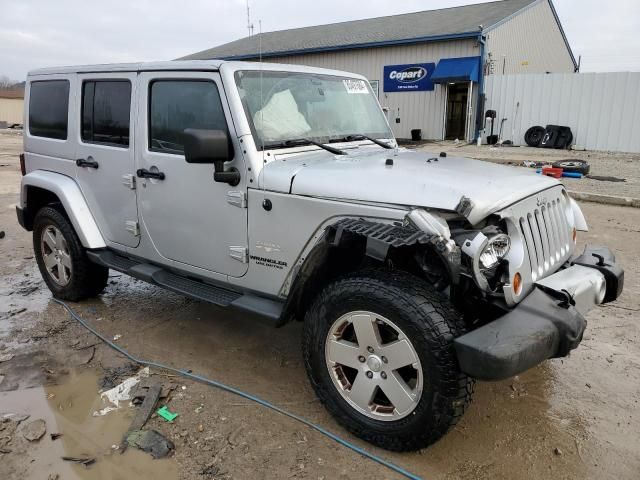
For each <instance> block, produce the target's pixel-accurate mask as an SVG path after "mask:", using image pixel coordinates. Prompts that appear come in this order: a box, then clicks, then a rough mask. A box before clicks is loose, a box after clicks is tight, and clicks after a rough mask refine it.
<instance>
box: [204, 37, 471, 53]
mask: <svg viewBox="0 0 640 480" xmlns="http://www.w3.org/2000/svg"><path fill="white" fill-rule="evenodd" d="M479 34H480V32H479V31H476V32H461V33H448V34H444V35H431V36H426V37H416V38H407V39H401V40H384V41H381V42H367V43H355V44H350V45H336V46H332V47H317V48H302V49H296V50H283V51H277V52H265V53H262V55H260V53H249V54H243V55H229V56H220V57H214V58H219V59H221V60H249V59H255V58H260V56H262V58H270V57H283V56H287V55H303V54H307V53H322V52H336V51H340V50H357V49H360V48H376V47H387V46H395V45H409V44H415V43H429V42H441V41H446V40H463V39H474V38H478V35H479Z"/></svg>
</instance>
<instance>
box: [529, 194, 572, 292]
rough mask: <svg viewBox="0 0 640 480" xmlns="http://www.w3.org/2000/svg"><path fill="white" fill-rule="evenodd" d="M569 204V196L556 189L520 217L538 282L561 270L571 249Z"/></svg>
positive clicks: (530, 260) (534, 279) (532, 276)
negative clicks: (568, 218)
mask: <svg viewBox="0 0 640 480" xmlns="http://www.w3.org/2000/svg"><path fill="white" fill-rule="evenodd" d="M567 207H568V206H567V199H566V198H565V196H564V195H562V193H561V191H558V190H556V191H555V192H553V196H548V197H545V198H544V199H543V201H540V200H539V201H538V205H537V207H536V208H534V209H533V210H531V211H529V212H527V213H526V214H524V215H522V216H521V217H520V219H519V226H520V232H521V233H522V236H523V238H524V246H525V249H526V254H527V255H528V258H529V263H530V264H531V279H532V280H533V281H534V282H535V281H536V280H539V279H541V278H543V277H545V276H546V275H547V274H549V273H551V272H554V271H555V270H557V268H558V267H559V266H560V265H561V264H562V263H563V262H564V261H565V260H566V259H567V257H568V256H569V254H570V252H571V245H572V243H573V239H572V237H571V228H570V226H569V222H568V220H567V215H566V213H565V212H566V209H567Z"/></svg>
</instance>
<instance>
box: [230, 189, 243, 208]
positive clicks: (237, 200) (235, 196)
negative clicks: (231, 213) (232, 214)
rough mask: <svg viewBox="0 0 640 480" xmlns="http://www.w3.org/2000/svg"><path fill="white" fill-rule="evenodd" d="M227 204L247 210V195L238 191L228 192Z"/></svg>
mask: <svg viewBox="0 0 640 480" xmlns="http://www.w3.org/2000/svg"><path fill="white" fill-rule="evenodd" d="M227 203H228V204H229V205H234V206H236V207H238V208H247V194H246V193H244V192H240V191H238V190H233V191H231V192H227Z"/></svg>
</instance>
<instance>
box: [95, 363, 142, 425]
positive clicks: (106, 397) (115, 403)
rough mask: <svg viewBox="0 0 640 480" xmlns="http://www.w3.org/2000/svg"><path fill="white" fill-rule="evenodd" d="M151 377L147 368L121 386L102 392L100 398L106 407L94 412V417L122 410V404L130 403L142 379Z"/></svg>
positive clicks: (123, 382) (127, 379)
mask: <svg viewBox="0 0 640 480" xmlns="http://www.w3.org/2000/svg"><path fill="white" fill-rule="evenodd" d="M148 376H149V367H145V368H143V369H142V370H140V371H139V372H138V373H136V374H135V375H134V376H133V377H129V378H126V379H125V380H124V381H122V382H121V383H120V384H119V385H116V386H115V387H113V388H112V389H110V390H107V391H105V392H102V393H101V394H100V398H101V399H102V401H103V404H104V405H105V406H104V408H102V409H100V410H97V411H95V412H93V416H94V417H99V416H102V415H106V414H107V413H109V412H112V411H114V410H117V409H118V408H120V406H121V405H120V404H121V403H123V402H128V403H130V402H129V401H130V400H131V398H132V389H133V387H135V386H136V385H138V383H140V380H141V379H142V378H145V377H148Z"/></svg>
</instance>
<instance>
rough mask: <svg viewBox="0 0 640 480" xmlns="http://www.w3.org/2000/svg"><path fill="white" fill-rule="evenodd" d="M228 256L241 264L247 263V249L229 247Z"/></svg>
mask: <svg viewBox="0 0 640 480" xmlns="http://www.w3.org/2000/svg"><path fill="white" fill-rule="evenodd" d="M229 256H230V257H231V258H234V259H236V260H238V261H239V262H242V263H249V249H248V248H247V247H229Z"/></svg>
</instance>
